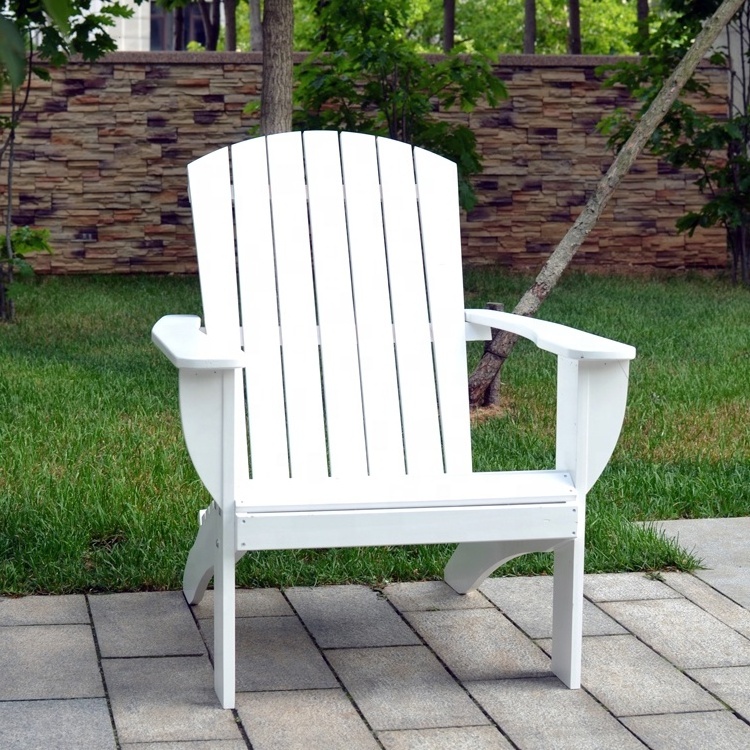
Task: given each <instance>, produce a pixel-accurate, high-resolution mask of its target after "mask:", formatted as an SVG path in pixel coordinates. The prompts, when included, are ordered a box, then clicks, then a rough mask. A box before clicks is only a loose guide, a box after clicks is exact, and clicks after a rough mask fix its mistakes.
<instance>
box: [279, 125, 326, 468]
mask: <svg viewBox="0 0 750 750" xmlns="http://www.w3.org/2000/svg"><path fill="white" fill-rule="evenodd" d="M266 145H267V149H268V175H269V182H270V186H271V211H272V217H273V234H274V247H275V254H276V282H277V285H278V300H279V322H280V324H281V338H282V362H283V367H284V394H285V399H286V418H287V431H288V435H289V459H290V467H291V475H292V477H296V478H313V477H323V476H326V475H327V474H328V463H327V458H326V441H325V426H324V421H323V401H322V394H321V382H320V358H319V355H318V335H317V329H316V325H317V321H316V316H315V296H314V292H313V276H312V274H313V272H312V264H311V255H310V234H309V225H308V218H307V197H306V189H305V173H304V162H303V157H302V138H301V134H300V133H282V134H278V135H273V136H269V137H268V138H267V139H266Z"/></svg>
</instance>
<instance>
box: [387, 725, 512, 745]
mask: <svg viewBox="0 0 750 750" xmlns="http://www.w3.org/2000/svg"><path fill="white" fill-rule="evenodd" d="M378 739H379V740H380V742H381V743H382V744H383V747H384V748H385V750H512V747H513V746H512V745H511V744H510V742H508V740H506V739H505V737H503V735H502V734H500V732H498V730H497V729H495V727H460V728H449V729H402V730H401V731H400V732H380V733H379V734H378Z"/></svg>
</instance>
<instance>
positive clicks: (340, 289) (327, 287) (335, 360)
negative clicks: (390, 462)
mask: <svg viewBox="0 0 750 750" xmlns="http://www.w3.org/2000/svg"><path fill="white" fill-rule="evenodd" d="M303 145H304V150H305V174H306V177H307V189H308V204H309V212H310V235H311V239H312V252H313V269H314V278H315V300H316V307H317V313H318V330H319V332H320V358H321V363H322V370H323V385H324V388H323V391H324V402H325V421H326V435H327V438H328V455H329V461H330V469H331V476H332V477H356V476H360V477H363V476H366V475H367V454H366V451H365V433H364V425H363V413H362V392H361V387H360V379H359V356H358V352H357V330H356V325H355V321H354V304H353V298H352V280H351V271H350V265H349V245H348V240H347V232H346V215H345V212H344V190H343V182H342V175H341V157H340V154H339V138H338V133H335V132H333V131H329V132H307V133H304V134H303Z"/></svg>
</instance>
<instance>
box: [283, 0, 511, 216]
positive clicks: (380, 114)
mask: <svg viewBox="0 0 750 750" xmlns="http://www.w3.org/2000/svg"><path fill="white" fill-rule="evenodd" d="M405 12H406V9H405V8H404V4H403V3H401V2H399V0H369V1H368V2H362V3H351V2H349V1H348V0H328V2H326V3H325V4H322V3H321V4H319V6H318V14H319V30H320V31H319V34H320V37H319V38H320V40H321V44H320V45H319V46H318V48H317V49H316V50H315V51H314V52H313V53H312V54H311V55H310V56H309V57H308V58H307V59H306V60H305V62H304V63H303V64H302V65H300V66H299V69H298V75H297V80H298V85H297V88H296V90H295V103H296V108H295V113H294V124H295V127H296V128H301V129H329V130H352V131H356V132H363V133H371V134H373V135H387V136H389V137H390V138H394V139H396V140H400V141H406V142H408V143H412V144H414V145H416V146H423V147H424V148H427V149H430V150H431V151H435V152H436V153H439V154H442V155H443V156H446V157H448V158H450V159H452V160H453V161H455V162H456V164H457V166H458V173H459V191H460V195H461V202H462V205H463V206H464V207H470V206H471V205H473V203H474V193H473V190H472V188H471V185H470V183H469V181H468V177H469V176H470V175H472V174H476V173H478V172H479V171H480V170H481V162H480V159H479V155H478V153H477V149H476V137H475V136H474V133H473V132H472V131H471V130H470V129H469V127H468V126H467V125H464V124H460V123H455V122H447V121H446V120H445V119H438V118H437V117H436V116H435V115H436V112H438V111H445V110H451V109H454V108H458V109H460V110H463V111H465V112H468V111H470V110H471V109H472V108H473V107H474V106H475V105H476V103H477V102H478V101H479V100H480V99H482V98H485V99H487V101H488V102H489V103H490V104H491V105H494V104H496V103H497V102H498V101H499V99H500V98H503V97H505V96H506V90H505V86H504V85H503V84H502V82H501V81H500V80H498V79H497V78H496V77H495V76H494V74H493V71H492V66H491V65H490V63H489V61H488V60H487V59H486V58H484V57H482V56H479V55H474V56H468V57H467V56H460V55H457V54H451V55H448V56H446V57H444V58H442V59H439V60H428V59H426V58H425V57H424V56H423V55H422V54H421V53H420V52H419V46H418V44H417V42H416V41H415V40H414V39H412V38H410V36H409V28H408V25H407V19H406V16H405ZM328 50H330V52H329V51H328Z"/></svg>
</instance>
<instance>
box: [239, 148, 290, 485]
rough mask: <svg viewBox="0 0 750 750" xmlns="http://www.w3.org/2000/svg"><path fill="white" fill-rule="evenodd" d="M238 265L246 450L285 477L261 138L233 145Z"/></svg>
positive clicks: (262, 474)
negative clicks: (245, 360)
mask: <svg viewBox="0 0 750 750" xmlns="http://www.w3.org/2000/svg"><path fill="white" fill-rule="evenodd" d="M232 181H233V185H234V200H235V223H236V227H237V268H238V278H239V287H240V297H241V300H242V328H243V333H244V346H245V351H246V352H248V353H249V354H250V357H249V360H248V365H247V368H246V369H245V387H246V393H247V412H248V427H249V435H250V453H251V461H252V474H253V477H254V478H258V479H261V478H266V477H268V478H280V477H283V478H287V477H289V456H288V446H287V434H286V412H285V407H284V386H283V379H282V367H281V341H280V339H279V314H278V305H277V300H276V267H275V260H274V252H273V227H272V224H271V198H270V194H269V189H268V159H267V155H266V141H265V138H254V139H251V140H247V141H243V142H242V143H238V144H236V145H235V146H233V147H232Z"/></svg>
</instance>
